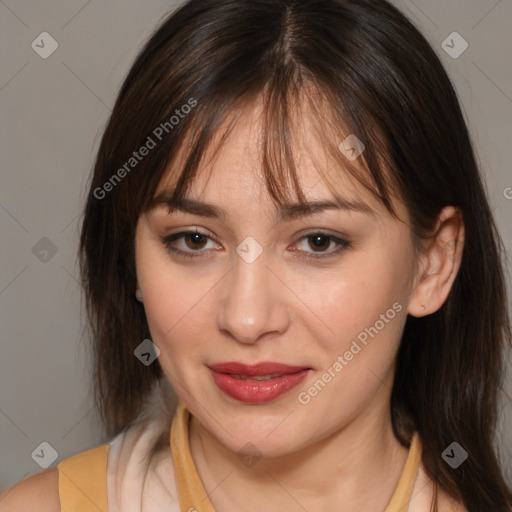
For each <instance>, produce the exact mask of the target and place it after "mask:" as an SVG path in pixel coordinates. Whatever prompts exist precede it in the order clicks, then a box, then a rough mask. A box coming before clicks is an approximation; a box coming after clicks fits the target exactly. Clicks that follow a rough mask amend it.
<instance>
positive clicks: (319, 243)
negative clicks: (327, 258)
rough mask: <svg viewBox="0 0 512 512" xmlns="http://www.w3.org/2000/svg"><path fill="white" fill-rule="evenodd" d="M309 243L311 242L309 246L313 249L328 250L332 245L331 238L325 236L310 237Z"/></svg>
mask: <svg viewBox="0 0 512 512" xmlns="http://www.w3.org/2000/svg"><path fill="white" fill-rule="evenodd" d="M307 238H308V241H311V243H310V244H309V246H310V247H311V248H312V249H324V250H325V249H328V248H329V245H330V243H331V238H330V237H328V236H325V235H319V234H317V235H308V237H307Z"/></svg>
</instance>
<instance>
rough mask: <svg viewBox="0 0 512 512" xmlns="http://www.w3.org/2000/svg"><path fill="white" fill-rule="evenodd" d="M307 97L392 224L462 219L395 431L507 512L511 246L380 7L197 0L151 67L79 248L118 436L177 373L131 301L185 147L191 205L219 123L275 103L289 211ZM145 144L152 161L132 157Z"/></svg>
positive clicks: (441, 89) (395, 414)
mask: <svg viewBox="0 0 512 512" xmlns="http://www.w3.org/2000/svg"><path fill="white" fill-rule="evenodd" d="M301 97H305V98H306V99H307V100H308V105H309V107H311V108H310V111H311V112H313V113H314V112H315V111H317V114H316V118H317V119H316V121H317V122H316V125H315V126H316V127H317V128H318V130H321V131H324V132H325V133H326V134H327V133H328V134H329V136H328V137H324V138H325V139H326V140H325V144H326V146H328V145H329V147H330V149H331V150H332V151H333V154H335V153H336V154H337V158H338V159H339V160H340V162H342V164H341V165H340V168H347V163H348V162H347V160H346V159H344V160H343V159H342V158H343V157H342V155H341V152H340V151H339V150H337V149H336V148H337V145H338V144H339V143H340V142H341V141H342V140H343V138H344V137H345V136H346V135H348V134H349V133H353V134H357V137H358V138H359V139H360V140H361V141H362V142H363V143H364V145H365V147H366V149H365V151H364V153H363V154H362V155H361V157H360V158H359V159H358V164H359V165H362V166H363V167H364V169H365V173H364V176H363V173H362V171H361V168H359V170H357V169H355V168H352V167H348V170H349V172H351V173H353V174H354V175H355V176H356V177H357V178H358V179H360V180H361V182H362V183H364V185H365V186H367V187H368V188H369V189H370V190H371V191H372V192H373V193H374V194H375V195H376V196H377V197H378V198H379V199H380V200H381V201H382V202H383V203H384V204H385V205H386V207H387V208H388V209H389V211H390V212H392V213H393V210H392V207H391V200H390V198H391V195H392V194H397V195H398V196H399V197H400V198H401V199H402V200H403V201H404V203H405V204H406V206H407V209H408V211H409V213H410V217H411V225H412V230H413V233H414V234H415V237H416V239H420V238H422V237H425V236H427V235H428V233H429V230H430V229H431V228H432V225H433V222H434V220H435V218H436V215H437V214H438V213H439V211H440V210H441V208H442V207H444V206H446V205H453V206H456V207H458V208H459V209H460V211H461V212H462V216H463V220H464V225H465V247H464V252H463V258H462V263H461V268H460V271H459V273H458V275H457V277H456V280H455V282H454V285H453V287H452V290H451V292H450V295H449V297H448V299H447V300H446V302H445V304H444V305H443V306H442V307H441V308H440V309H439V310H438V311H437V312H436V313H434V314H431V315H429V316H426V317H423V318H414V317H408V319H407V322H406V326H405V330H404V333H403V338H402V341H401V345H400V349H399V353H398V358H397V367H396V375H395V381H394V386H393V390H392V397H391V413H392V422H393V427H394V430H395V434H396V436H397V438H398V439H399V440H400V442H401V443H402V444H404V445H407V444H408V442H409V439H410V436H411V433H412V431H413V430H417V431H418V432H419V434H420V437H421V440H422V444H423V464H424V467H425V469H426V471H427V473H428V475H429V477H430V478H432V480H433V481H434V482H435V483H436V484H437V485H439V486H440V487H441V488H442V489H444V490H445V491H446V492H447V493H448V494H450V495H451V496H452V497H454V498H455V499H457V500H459V501H460V502H462V503H464V504H465V506H466V507H467V509H468V510H469V511H470V512H473V511H474V512H482V511H483V510H493V511H495V512H499V511H505V510H509V508H508V507H509V506H510V505H511V503H512V495H511V491H510V489H509V488H508V487H507V485H506V482H505V480H504V478H503V475H502V473H501V470H500V467H499V461H498V458H497V454H496V447H495V446H494V444H495V429H496V421H497V411H498V392H499V389H500V386H501V382H502V375H503V369H504V368H503V365H504V358H503V353H504V350H505V347H506V346H509V345H510V323H509V319H508V317H507V310H506V291H505V285H504V275H503V266H502V262H501V254H502V251H503V249H502V244H501V241H500V238H499V235H498V233H497V231H496V227H495V224H494V220H493V218H492V214H491V211H490V208H489V204H488V201H487V199H486V195H485V191H484V187H483V184H482V181H481V177H480V175H479V171H478V167H477V163H476V160H475V156H474V152H473V149H472V144H471V141H470V137H469V134H468V130H467V127H466V124H465V122H464V118H463V116H462V113H461V109H460V106H459V103H458V100H457V96H456V93H455V91H454V89H453V86H452V84H451V82H450V80H449V78H448V76H447V74H446V72H445V70H444V69H443V67H442V65H441V63H440V61H439V59H438V57H437V56H436V54H435V53H434V51H433V50H432V48H431V47H430V46H429V44H428V43H427V41H426V40H425V38H424V37H423V36H422V35H421V34H420V33H419V31H418V30H417V29H416V28H415V27H414V26H413V25H412V24H411V22H409V21H408V20H407V19H406V18H405V17H404V16H403V15H402V14H401V13H400V12H399V11H398V10H397V9H396V8H395V7H393V6H391V5H390V4H389V3H388V2H386V1H382V0H380V1H375V0H191V1H189V2H187V3H186V4H184V5H183V6H182V7H181V8H179V9H178V10H177V11H176V12H174V13H172V15H170V16H169V17H168V18H167V19H165V20H164V21H163V23H162V24H161V26H160V27H159V28H158V29H157V30H156V32H155V33H154V34H153V35H152V37H151V38H150V39H149V41H148V42H147V44H146V45H145V47H144V48H143V49H142V51H141V52H140V54H139V55H138V57H137V59H136V61H135V63H134V64H133V66H132V68H131V70H130V72H129V74H128V76H127V78H126V79H125V81H124V83H123V86H122V88H121V90H120V92H119V95H118V98H117V101H116V103H115V105H114V109H113V112H112V115H111V118H110V120H109V122H108V125H107V127H106V130H105V132H104V135H103V138H102V141H101V146H100V149H99V152H98V155H97V159H96V163H95V167H94V173H93V176H92V182H91V185H90V189H89V193H88V198H87V203H86V206H85V212H84V220H83V226H82V232H81V240H80V253H79V255H80V267H81V272H82V279H83V285H84V289H85V297H86V305H87V313H88V319H89V323H90V328H91V337H92V341H93V348H94V357H95V361H96V367H95V390H96V400H97V405H98V408H99V411H100V413H101V415H102V417H103V419H104V423H105V427H106V431H107V433H108V434H110V435H112V434H116V433H119V432H120V431H121V430H123V429H125V428H127V427H129V426H130V425H131V424H132V423H133V422H134V421H135V419H136V418H137V416H138V415H139V414H140V411H141V408H142V404H143V402H144V399H145V397H147V396H148V395H149V394H151V392H152V390H153V386H154V385H155V383H157V382H158V381H159V380H161V379H162V378H163V377H162V375H163V373H162V370H161V368H160V366H159V364H158V363H155V364H152V365H149V366H145V365H143V364H141V363H140V361H139V360H138V359H137V358H136V357H135V356H134V349H135V348H136V347H137V346H138V345H139V344H140V343H141V342H142V340H144V339H145V338H150V337H151V334H150V332H149V328H148V325H147V321H146V317H145V314H144V309H143V306H142V305H141V304H140V303H139V302H138V301H137V300H136V298H135V296H134V291H135V284H136V273H135V256H134V233H135V226H136V224H137V220H138V218H139V216H140V215H141V213H143V212H144V211H147V209H148V208H150V207H151V206H152V204H154V201H153V199H154V194H155V190H156V187H157V185H158V184H159V182H160V181H161V179H162V176H163V174H164V172H165V170H166V168H167V167H168V165H169V164H170V163H172V161H173V156H174V155H175V154H176V152H177V150H178V149H179V148H180V147H182V145H183V144H184V141H187V143H188V145H187V146H186V148H187V151H188V153H187V159H186V162H185V164H184V165H183V168H182V170H181V173H180V175H179V177H178V178H179V179H177V183H176V186H175V188H174V190H173V191H172V192H173V196H174V198H178V197H181V196H183V195H184V194H185V192H186V190H187V187H188V186H189V185H190V183H191V182H192V180H193V178H194V176H195V174H196V172H197V169H198V166H199V164H200V161H201V158H202V156H203V155H204V154H205V151H206V150H207V149H208V147H209V144H210V141H211V138H212V136H213V135H214V134H215V133H216V131H217V130H218V129H219V127H220V125H221V123H222V122H223V121H224V120H226V119H227V117H228V115H229V114H231V113H233V112H236V111H237V109H239V108H242V107H244V106H247V105H251V104H253V103H254V101H255V100H256V99H261V100H262V101H263V117H264V129H263V130H262V133H263V137H264V141H263V142H264V143H263V150H262V163H261V165H262V169H263V171H264V175H265V178H266V184H267V189H268V192H269V194H270V195H271V197H272V199H273V200H274V201H275V202H276V203H278V204H281V203H282V202H283V201H285V200H286V197H285V194H284V192H283V190H284V186H283V185H284V183H285V174H284V173H285V170H286V169H288V170H289V171H290V172H289V176H290V177H291V179H292V181H293V184H294V187H295V192H296V193H297V196H298V197H299V199H300V200H301V201H303V200H304V199H305V198H304V195H303V194H302V192H301V189H300V186H299V184H298V181H297V177H296V174H295V165H294V157H293V152H292V150H291V140H292V134H293V130H292V126H296V125H297V123H295V124H294V123H293V120H295V117H293V116H296V115H299V114H300V112H299V111H300V110H302V107H301V105H302V103H301V102H300V101H298V100H299V98H301ZM319 98H320V99H319ZM320 104H321V105H322V106H323V107H325V106H326V105H327V106H328V107H329V111H328V115H327V116H324V117H322V115H323V114H322V115H321V114H320V113H319V111H320V109H319V108H317V107H319V105H320ZM185 106H187V108H185ZM297 106H299V107H300V108H298V107H297ZM322 112H324V113H325V109H323V110H322ZM342 134H343V135H342ZM144 145H145V146H146V147H149V146H151V149H150V150H149V151H146V152H145V153H146V155H145V156H144V157H142V156H140V158H139V155H137V158H136V157H135V156H134V153H133V152H134V151H137V150H138V148H141V147H142V146H144ZM122 169H124V172H123V171H122ZM453 441H456V442H458V443H459V444H460V445H461V446H462V447H463V448H464V449H465V450H466V451H467V452H468V454H469V457H468V459H467V460H466V461H465V462H464V463H463V465H462V466H460V467H459V468H458V469H452V468H451V467H450V466H448V465H447V464H446V463H445V461H444V460H443V459H442V457H441V453H442V452H443V450H444V449H445V448H446V447H447V446H448V445H450V444H451V443H452V442H453Z"/></svg>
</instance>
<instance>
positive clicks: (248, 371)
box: [208, 361, 313, 404]
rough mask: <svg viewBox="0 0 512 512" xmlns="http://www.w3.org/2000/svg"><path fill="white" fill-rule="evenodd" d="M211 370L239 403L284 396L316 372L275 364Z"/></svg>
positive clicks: (230, 365) (231, 364)
mask: <svg viewBox="0 0 512 512" xmlns="http://www.w3.org/2000/svg"><path fill="white" fill-rule="evenodd" d="M208 368H209V370H210V374H211V375H212V378H213V381H214V382H215V384H216V385H217V387H218V388H219V390H221V391H222V392H223V393H225V394H226V395H228V396H229V397H231V398H233V399H235V400H237V401H241V402H245V403H252V404H258V403H265V402H269V401H271V400H274V399H276V398H278V397H280V396H282V395H283V394H285V393H286V392H288V391H289V390H290V389H292V388H294V387H295V386H297V385H298V384H299V383H300V382H302V381H303V380H304V379H305V378H306V377H307V376H308V375H309V373H310V372H312V371H313V369H312V368H310V367H305V366H290V365H287V364H283V363H274V362H263V363H258V364H255V365H247V364H244V363H239V362H234V361H233V362H227V363H217V364H213V365H209V366H208Z"/></svg>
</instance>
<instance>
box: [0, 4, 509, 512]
mask: <svg viewBox="0 0 512 512" xmlns="http://www.w3.org/2000/svg"><path fill="white" fill-rule="evenodd" d="M500 249H501V245H500V239H499V236H498V234H497V232H496V229H495V225H494V221H493V219H492V215H491V213H490V208H489V205H488V202H487V199H486V197H485V193H484V190H483V186H482V182H481V178H480V175H479V173H478V169H477V165H476V163H475V158H474V154H473V150H472V147H471V142H470V138H469V135H468V131H467V128H466V126H465V123H464V120H463V116H462V114H461V110H460V107H459V104H458V101H457V98H456V94H455V92H454V90H453V87H452V85H451V83H450V81H449V79H448V77H447V75H446V73H445V71H444V70H443V67H442V66H441V64H440V62H439V59H438V58H437V57H436V55H435V53H434V52H433V50H432V49H431V48H430V46H429V45H428V43H427V42H426V40H425V39H424V37H423V36H421V35H420V34H419V32H418V31H417V29H415V28H414V27H413V26H412V24H411V23H410V22H409V21H407V20H406V18H405V17H404V16H403V15H402V14H400V13H399V11H398V10H397V9H396V8H394V7H392V6H391V5H390V4H388V3H387V2H384V1H369V0H322V1H321V0H317V1H307V0H300V1H299V0H251V1H241V0H239V1H238V0H235V1H234V0H215V1H213V0H192V1H189V2H187V3H186V4H185V5H184V6H182V7H181V8H180V9H179V10H178V11H176V12H175V13H174V14H172V15H171V16H170V17H169V18H168V19H167V20H165V22H164V23H163V24H162V25H161V27H160V28H159V29H158V30H157V31H156V32H155V34H154V35H153V36H152V37H151V39H150V40H149V42H148V43H147V45H146V46H145V48H144V49H143V50H142V52H141V53H140V55H139V56H138V58H137V60H136V62H135V64H134V65H133V67H132V69H131V71H130V73H129V75H128V77H127V78H126V80H125V82H124V84H123V86H122V88H121V91H120V94H119V97H118V99H117V101H116V104H115V106H114V109H113V113H112V116H111V119H110V121H109V123H108V126H107V128H106V131H105V134H104V136H103V139H102V143H101V147H100V149H99V153H98V157H97V161H96V165H95V169H94V174H93V177H92V183H91V186H90V190H89V196H88V199H87V204H86V207H85V215H84V222H83V228H82V234H81V245H80V256H81V269H82V276H83V281H84V285H85V292H86V298H87V305H88V313H89V319H90V324H91V330H92V339H93V344H94V350H95V357H96V363H97V364H96V372H95V382H96V390H97V401H98V407H99V410H100V411H101V413H102V416H103V418H104V421H105V426H106V431H107V432H108V434H109V435H111V436H112V437H113V439H112V441H111V442H110V443H109V444H106V445H102V446H99V447H97V448H95V449H93V450H88V451H87V452H82V453H80V454H78V455H76V456H74V457H70V458H69V459H66V460H64V461H62V462H61V463H60V464H59V465H58V467H57V468H52V469H50V470H47V471H45V472H42V473H40V474H38V475H36V476H34V477H30V478H28V479H26V480H25V481H23V482H21V483H20V484H19V485H18V486H16V487H15V488H14V489H13V490H12V492H10V494H9V495H8V496H6V497H5V498H4V500H3V501H4V506H6V507H7V510H15V509H16V510H18V509H19V507H20V506H21V504H24V505H25V504H29V503H31V500H32V502H33V500H36V499H37V500H38V501H37V503H38V509H39V510H77V511H86V510H98V509H99V510H109V511H110V512H112V511H121V510H122V511H123V512H126V511H136V510H137V511H140V510H142V511H144V512H154V511H161V510H162V511H163V510H165V511H180V510H181V511H189V512H191V511H194V510H197V511H214V510H217V511H220V510H223V511H234V510H236V511H241V510H244V511H256V510H258V511H259V510H268V511H274V510H278V509H279V510H311V511H312V510H350V511H356V510H372V511H373V510H375V511H383V510H385V511H386V512H396V511H398V510H400V511H406V510H409V511H410V512H413V511H414V512H423V511H425V512H426V511H429V510H437V511H439V512H447V511H467V512H473V511H474V512H477V511H478V512H482V511H493V512H498V511H506V510H511V503H512V495H511V491H510V489H509V488H508V487H507V484H506V482H505V480H504V477H503V475H502V473H501V470H500V467H499V462H498V458H497V455H496V450H495V447H494V432H495V425H496V417H497V394H498V389H499V386H500V382H501V378H502V368H503V351H504V349H505V348H506V346H508V345H509V343H510V326H509V321H508V318H507V314H506V306H505V304H506V297H505V286H504V278H503V271H502V263H501V261H500ZM37 493H40V496H39V495H37ZM36 495H37V498H36V497H35V496H36ZM5 503H7V505H5ZM9 507H10V508H9ZM16 507H18V508H16Z"/></svg>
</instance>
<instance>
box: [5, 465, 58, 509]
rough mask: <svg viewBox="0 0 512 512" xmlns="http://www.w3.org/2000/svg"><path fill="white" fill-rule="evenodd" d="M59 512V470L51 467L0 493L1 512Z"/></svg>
mask: <svg viewBox="0 0 512 512" xmlns="http://www.w3.org/2000/svg"><path fill="white" fill-rule="evenodd" d="M35 505H37V510H38V512H60V510H61V508H60V498H59V470H58V468H57V467H52V468H49V469H45V470H44V471H40V472H39V473H35V474H34V475H30V476H28V477H27V478H25V479H23V480H20V481H19V482H18V483H17V484H14V485H13V486H12V487H9V488H8V489H6V490H5V491H3V492H2V493H0V510H2V512H19V511H20V510H34V507H35Z"/></svg>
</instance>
